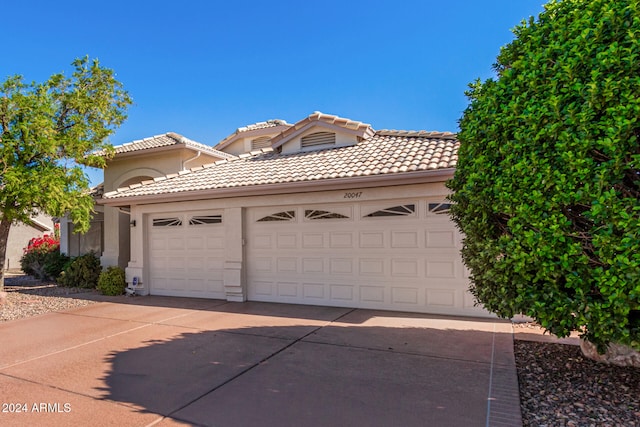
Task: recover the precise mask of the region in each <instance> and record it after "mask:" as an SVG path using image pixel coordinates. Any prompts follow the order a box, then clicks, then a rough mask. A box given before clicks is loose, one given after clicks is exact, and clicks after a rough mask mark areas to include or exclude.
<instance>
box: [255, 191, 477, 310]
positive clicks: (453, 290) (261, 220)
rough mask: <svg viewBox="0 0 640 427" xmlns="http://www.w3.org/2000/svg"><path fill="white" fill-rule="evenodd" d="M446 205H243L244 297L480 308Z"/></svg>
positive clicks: (373, 305)
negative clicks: (253, 206) (476, 302)
mask: <svg viewBox="0 0 640 427" xmlns="http://www.w3.org/2000/svg"><path fill="white" fill-rule="evenodd" d="M448 208H449V205H448V204H447V203H445V202H443V201H442V200H424V199H423V200H400V201H398V200H395V201H393V200H389V201H382V202H376V203H349V204H335V205H331V204H330V205H322V206H295V207H270V208H253V209H250V210H249V211H248V215H247V220H248V224H247V233H246V235H247V263H248V267H247V283H248V298H249V299H250V300H255V301H275V302H288V303H301V304H313V305H331V306H343V307H358V308H374V309H390V310H404V311H413V312H422V313H443V314H466V315H470V314H471V315H473V314H485V312H484V311H483V310H482V309H480V308H478V307H474V304H473V297H472V295H471V294H469V293H468V291H467V289H468V277H467V274H466V270H465V268H464V266H463V264H462V260H461V258H460V255H459V250H460V240H461V239H460V234H459V232H458V231H457V229H456V228H455V226H454V224H453V223H452V222H451V221H450V220H449V217H448V215H447V211H448Z"/></svg>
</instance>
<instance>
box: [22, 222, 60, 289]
mask: <svg viewBox="0 0 640 427" xmlns="http://www.w3.org/2000/svg"><path fill="white" fill-rule="evenodd" d="M56 226H57V224H56ZM68 262H69V257H67V256H66V255H64V254H61V253H60V237H59V234H58V233H56V232H55V231H54V234H45V235H43V236H41V237H34V238H33V239H31V240H29V244H28V245H27V247H26V248H25V249H24V254H23V255H22V258H21V259H20V266H21V267H22V271H24V272H25V273H26V274H29V275H31V276H33V277H35V278H37V279H40V280H55V279H57V278H58V276H59V275H60V273H61V272H62V271H63V270H64V267H65V265H66V264H67V263H68Z"/></svg>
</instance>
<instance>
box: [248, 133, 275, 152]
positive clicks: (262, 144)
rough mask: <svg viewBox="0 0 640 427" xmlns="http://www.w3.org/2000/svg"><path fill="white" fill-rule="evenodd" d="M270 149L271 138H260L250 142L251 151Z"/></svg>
mask: <svg viewBox="0 0 640 427" xmlns="http://www.w3.org/2000/svg"><path fill="white" fill-rule="evenodd" d="M269 147H271V138H270V137H268V136H261V137H259V138H256V139H253V140H251V149H252V150H259V149H261V148H269Z"/></svg>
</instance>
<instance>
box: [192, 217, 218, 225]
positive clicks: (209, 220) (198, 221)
mask: <svg viewBox="0 0 640 427" xmlns="http://www.w3.org/2000/svg"><path fill="white" fill-rule="evenodd" d="M221 222H222V215H195V216H193V217H191V219H190V220H189V225H207V224H220V223H221Z"/></svg>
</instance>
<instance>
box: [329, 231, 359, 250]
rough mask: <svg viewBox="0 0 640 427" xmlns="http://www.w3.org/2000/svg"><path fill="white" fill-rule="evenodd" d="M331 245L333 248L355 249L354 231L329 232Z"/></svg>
mask: <svg viewBox="0 0 640 427" xmlns="http://www.w3.org/2000/svg"><path fill="white" fill-rule="evenodd" d="M329 247H330V248H333V249H353V247H354V238H353V233H329Z"/></svg>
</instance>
